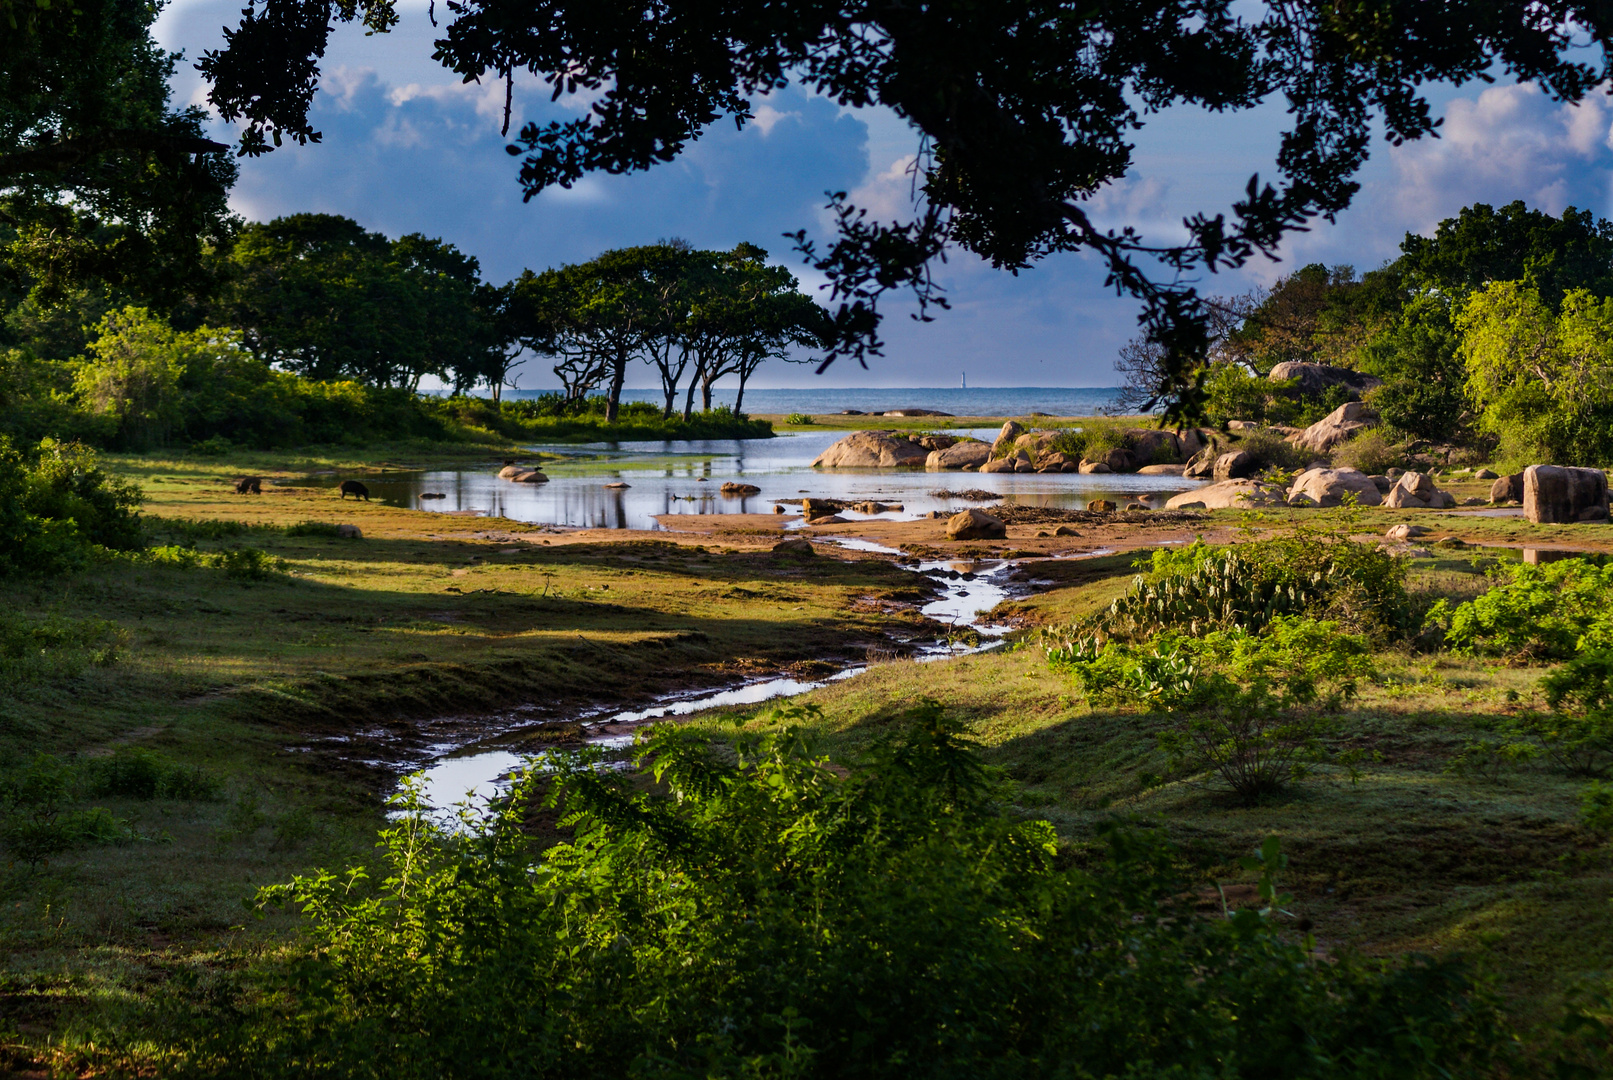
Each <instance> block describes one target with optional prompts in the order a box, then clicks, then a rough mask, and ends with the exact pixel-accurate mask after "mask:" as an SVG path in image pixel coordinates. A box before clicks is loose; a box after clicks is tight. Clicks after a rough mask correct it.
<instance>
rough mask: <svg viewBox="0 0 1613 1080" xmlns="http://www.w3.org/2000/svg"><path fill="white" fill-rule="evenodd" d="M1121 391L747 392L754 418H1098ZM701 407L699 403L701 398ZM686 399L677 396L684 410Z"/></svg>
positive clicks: (657, 395)
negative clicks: (930, 414) (908, 412)
mask: <svg viewBox="0 0 1613 1080" xmlns="http://www.w3.org/2000/svg"><path fill="white" fill-rule="evenodd" d="M552 392H553V391H548V390H514V391H510V392H509V394H508V396H509V397H512V398H531V397H537V396H539V395H540V394H544V393H552ZM1118 392H1119V388H1118V387H1113V386H978V387H976V386H970V387H960V386H944V387H942V386H882V387H864V388H857V387H821V388H817V387H815V388H813V389H810V390H808V389H759V388H751V387H747V388H746V389H745V401H744V410H745V412H747V413H750V414H752V415H756V414H780V415H788V414H790V413H807V414H809V415H816V416H823V415H826V414H832V413H842V412H845V411H846V410H848V409H856V410H858V411H859V412H865V413H871V412H890V411H892V410H896V409H932V410H934V411H937V412H945V413H951V414H952V415H953V416H1029V415H1030V414H1032V413H1046V414H1047V415H1049V416H1093V415H1097V414H1099V413H1101V412H1104V411H1105V410H1106V409H1107V408H1109V407H1110V406H1112V405H1113V404H1114V401H1115V395H1116V394H1117V393H1118ZM734 397H735V392H734V390H733V388H732V387H720V388H718V389H717V390H715V391H714V392H713V393H712V403H713V404H714V405H727V406H729V407H730V408H732V407H733V404H734ZM622 400H624V401H651V402H654V403H656V404H660V403H661V401H662V397H661V392H660V391H659V390H656V389H653V388H639V389H624V390H623V391H622ZM695 400H696V404H698V403H699V397H698V395H697V396H696V399H695ZM682 403H683V395H682V393H680V394H679V395H678V404H679V406H680V407H681V406H682Z"/></svg>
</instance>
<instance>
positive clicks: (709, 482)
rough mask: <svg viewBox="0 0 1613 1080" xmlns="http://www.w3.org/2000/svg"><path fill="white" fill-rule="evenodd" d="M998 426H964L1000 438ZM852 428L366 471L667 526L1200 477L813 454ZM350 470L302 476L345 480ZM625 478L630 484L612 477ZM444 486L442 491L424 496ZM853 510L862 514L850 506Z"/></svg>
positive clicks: (375, 488) (378, 494) (1136, 486)
mask: <svg viewBox="0 0 1613 1080" xmlns="http://www.w3.org/2000/svg"><path fill="white" fill-rule="evenodd" d="M997 430H998V429H996V428H979V429H971V430H966V431H963V432H959V434H970V435H974V436H976V437H977V438H983V439H988V440H989V439H992V438H995V437H996V434H997ZM845 434H846V432H844V431H822V432H816V431H814V432H807V433H802V434H788V435H780V436H778V437H776V438H772V439H749V440H743V441H741V440H716V441H706V442H695V441H681V442H658V443H618V444H595V445H588V446H569V445H556V446H533V447H530V448H528V449H529V451H530V452H529V453H528V454H527V455H526V456H525V457H521V458H518V459H517V460H520V461H522V462H523V463H527V462H532V463H536V462H537V461H538V457H537V455H539V454H541V455H542V461H541V465H542V469H543V471H544V472H545V473H546V474H547V475H548V476H549V482H548V483H547V484H513V483H510V482H509V481H507V480H500V479H499V478H498V476H497V475H496V474H497V472H498V469H499V467H500V466H501V465H502V461H496V462H489V464H488V465H487V466H486V467H484V468H480V469H475V468H472V469H451V470H440V471H428V472H412V473H397V474H391V475H388V476H385V477H369V476H366V477H365V478H364V483H365V485H366V486H367V487H368V488H369V489H370V493H371V496H372V497H373V498H375V499H378V500H380V501H382V502H384V503H386V504H388V505H390V506H408V507H417V508H419V509H422V510H429V511H435V512H450V513H475V514H487V515H492V516H497V517H505V518H509V519H511V520H513V521H528V522H532V523H534V524H543V525H559V526H570V527H575V528H595V529H658V528H660V525H659V524H658V523H657V522H656V520H655V519H656V517H657V516H658V515H663V514H758V513H760V514H767V513H772V512H773V505H774V502H775V500H789V501H795V500H799V499H801V498H803V497H805V496H812V497H814V498H822V499H840V500H849V501H858V502H861V501H865V500H876V501H879V502H884V503H900V504H901V505H902V507H903V510H902V511H901V512H900V513H892V514H885V515H881V516H882V517H884V518H894V519H901V518H916V517H921V516H924V515H926V514H928V513H929V512H930V511H932V510H944V509H948V508H952V507H956V506H959V505H961V504H962V501H961V500H958V499H955V498H952V499H949V498H938V497H936V496H935V495H933V494H931V493H932V492H935V491H941V490H950V491H961V490H964V489H967V488H979V489H984V490H987V491H993V492H998V493H1000V494H1001V496H1002V498H1003V499H1004V500H1005V501H1007V502H1015V503H1023V504H1029V505H1033V506H1058V507H1066V506H1067V507H1079V506H1085V505H1086V503H1087V501H1088V500H1090V499H1097V498H1111V499H1116V500H1128V499H1142V500H1145V501H1147V502H1149V503H1151V504H1154V505H1159V504H1160V503H1162V502H1163V501H1164V500H1165V499H1167V498H1169V497H1170V496H1171V495H1173V494H1175V493H1176V492H1179V491H1185V490H1187V489H1189V488H1192V487H1197V486H1198V482H1197V481H1192V480H1183V479H1182V478H1181V477H1177V476H1136V475H1130V474H1121V475H1112V476H1081V475H1079V474H1075V473H1052V474H1041V473H1028V474H1016V473H985V474H981V473H975V472H925V471H924V470H922V469H919V470H911V469H902V470H895V469H892V470H879V471H875V470H862V469H840V470H824V469H814V468H812V461H813V459H815V458H816V457H817V456H818V455H819V454H820V453H822V452H823V451H824V449H826V448H827V447H828V446H829V445H830V444H831V443H833V442H834V441H836V440H837V439H839V438H842V437H844V436H845ZM341 479H342V478H341V477H337V476H323V477H311V478H308V479H306V480H302V481H297V483H299V484H307V485H312V486H320V487H334V486H335V485H336V484H337V483H338V482H339V481H340V480H341ZM725 481H736V482H739V483H746V484H753V485H755V486H756V487H759V488H761V493H760V494H757V495H749V496H724V495H723V494H722V493H721V492H720V490H719V489H720V488H721V486H722V484H723V483H724V482H725ZM611 483H625V484H627V485H628V487H627V488H625V489H621V488H616V489H612V488H607V487H606V486H605V485H606V484H611ZM427 493H441V494H442V495H444V496H445V497H444V498H441V499H421V498H420V496H421V495H423V494H427ZM845 516H847V517H850V518H859V517H861V516H862V515H858V514H854V513H850V512H847V513H846V514H845Z"/></svg>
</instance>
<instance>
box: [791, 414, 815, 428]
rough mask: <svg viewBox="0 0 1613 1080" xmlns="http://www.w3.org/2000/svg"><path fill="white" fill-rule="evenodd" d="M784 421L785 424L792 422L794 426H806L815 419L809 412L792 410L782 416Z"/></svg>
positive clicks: (813, 422)
mask: <svg viewBox="0 0 1613 1080" xmlns="http://www.w3.org/2000/svg"><path fill="white" fill-rule="evenodd" d="M784 422H785V423H786V424H793V425H795V426H796V427H808V426H810V425H812V424H816V423H817V420H815V419H813V417H812V416H811V415H810V414H809V413H800V412H792V413H791V414H790V415H788V416H786V417H785V418H784Z"/></svg>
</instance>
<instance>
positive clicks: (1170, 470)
mask: <svg viewBox="0 0 1613 1080" xmlns="http://www.w3.org/2000/svg"><path fill="white" fill-rule="evenodd" d="M1186 471H1187V466H1186V465H1144V466H1143V467H1142V468H1140V469H1138V470H1137V475H1138V476H1181V475H1182V474H1183V473H1185V472H1186Z"/></svg>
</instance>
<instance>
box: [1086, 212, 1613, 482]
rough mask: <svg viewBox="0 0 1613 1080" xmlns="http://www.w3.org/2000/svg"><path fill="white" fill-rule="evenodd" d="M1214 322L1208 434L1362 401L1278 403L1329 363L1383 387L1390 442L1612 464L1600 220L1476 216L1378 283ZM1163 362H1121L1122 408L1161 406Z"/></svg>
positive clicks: (1612, 392) (1282, 284) (1381, 408)
mask: <svg viewBox="0 0 1613 1080" xmlns="http://www.w3.org/2000/svg"><path fill="white" fill-rule="evenodd" d="M1214 308H1215V312H1216V317H1215V320H1214V321H1213V323H1212V339H1213V344H1212V347H1211V349H1210V353H1209V361H1208V362H1207V363H1206V364H1205V365H1204V366H1203V367H1201V368H1200V369H1199V371H1198V372H1197V377H1198V378H1199V379H1201V380H1202V383H1203V386H1204V388H1205V400H1206V402H1207V412H1208V416H1209V418H1210V419H1212V420H1217V421H1221V420H1231V419H1246V420H1265V421H1269V422H1287V423H1296V422H1308V421H1310V420H1314V419H1316V418H1317V417H1319V416H1320V415H1323V414H1325V413H1326V412H1327V411H1329V410H1330V409H1332V408H1334V407H1336V406H1337V405H1338V404H1340V403H1341V402H1342V401H1343V400H1346V399H1348V398H1351V397H1354V396H1356V395H1354V394H1350V393H1343V392H1337V393H1335V394H1333V395H1332V396H1325V397H1322V398H1318V399H1316V400H1306V399H1304V398H1302V397H1299V396H1297V395H1294V394H1284V393H1273V389H1272V384H1271V383H1270V382H1269V381H1268V379H1267V376H1268V374H1269V373H1270V372H1271V370H1272V369H1273V368H1274V367H1275V366H1276V365H1277V364H1279V363H1282V362H1284V361H1303V362H1311V363H1322V364H1329V365H1334V366H1338V367H1345V368H1351V369H1354V370H1357V371H1361V372H1364V373H1366V374H1369V375H1372V376H1375V377H1376V378H1378V379H1381V380H1382V385H1381V386H1378V387H1376V388H1375V389H1372V390H1370V391H1368V392H1367V394H1366V395H1365V398H1366V401H1367V402H1368V403H1369V404H1370V405H1372V406H1373V407H1374V408H1375V409H1376V410H1377V411H1378V413H1379V415H1380V416H1381V418H1382V422H1383V431H1384V434H1385V435H1386V436H1387V437H1388V438H1391V439H1395V440H1400V441H1401V442H1403V443H1406V444H1413V443H1429V444H1444V445H1456V446H1462V447H1471V448H1474V449H1476V450H1479V451H1481V452H1483V453H1486V454H1494V455H1496V456H1497V457H1499V458H1502V459H1506V460H1509V461H1523V460H1525V459H1528V460H1532V461H1550V462H1555V463H1559V464H1588V465H1606V464H1613V223H1610V222H1608V221H1605V220H1600V219H1598V218H1596V217H1595V215H1593V214H1592V213H1591V212H1589V211H1584V210H1578V209H1575V208H1573V207H1569V208H1568V209H1567V210H1566V211H1564V213H1563V214H1562V215H1561V216H1556V217H1554V216H1552V215H1550V214H1547V213H1544V212H1542V211H1539V210H1533V209H1530V208H1529V207H1528V206H1526V205H1525V204H1524V203H1522V202H1513V203H1510V204H1508V205H1506V206H1502V207H1499V208H1496V207H1492V206H1488V205H1485V204H1482V203H1479V204H1475V205H1473V206H1469V207H1467V208H1465V209H1463V210H1462V211H1461V212H1460V213H1459V214H1458V215H1457V216H1456V217H1454V218H1450V219H1447V220H1445V221H1443V222H1441V223H1440V225H1439V227H1438V228H1437V229H1436V230H1435V232H1434V235H1433V236H1431V237H1424V236H1418V235H1415V234H1408V235H1407V236H1406V238H1405V240H1404V242H1403V243H1402V244H1401V255H1400V257H1399V258H1397V259H1395V260H1394V261H1392V262H1390V263H1388V264H1386V265H1385V266H1383V267H1381V268H1379V269H1376V270H1372V271H1368V272H1367V273H1365V274H1360V275H1358V274H1357V273H1356V272H1355V270H1354V269H1353V268H1352V267H1348V266H1333V267H1327V266H1322V265H1320V264H1313V265H1310V266H1306V267H1303V268H1301V269H1299V270H1297V271H1295V272H1294V273H1292V274H1289V275H1288V276H1286V277H1283V278H1281V279H1279V280H1278V281H1277V282H1276V283H1275V284H1274V285H1273V286H1272V287H1271V288H1270V289H1264V290H1259V291H1257V292H1254V293H1250V294H1247V295H1244V296H1239V297H1230V298H1226V297H1223V298H1218V299H1216V300H1215V301H1214ZM1161 362H1162V358H1161V357H1160V355H1159V351H1158V348H1157V347H1156V346H1151V345H1150V344H1148V343H1147V342H1146V341H1143V340H1138V341H1134V342H1132V343H1130V344H1129V345H1127V346H1126V347H1125V348H1124V349H1123V350H1122V353H1121V356H1120V359H1119V361H1118V363H1117V367H1118V368H1119V370H1120V371H1121V373H1122V375H1123V377H1124V379H1125V382H1126V386H1125V388H1124V389H1123V390H1122V405H1123V407H1124V406H1131V407H1135V406H1136V405H1137V404H1140V403H1141V402H1143V401H1146V400H1147V399H1148V398H1150V397H1152V396H1154V395H1155V394H1157V392H1158V386H1159V385H1160V380H1161V379H1163V378H1165V377H1167V373H1166V372H1165V371H1164V369H1163V367H1162V366H1161Z"/></svg>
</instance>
